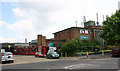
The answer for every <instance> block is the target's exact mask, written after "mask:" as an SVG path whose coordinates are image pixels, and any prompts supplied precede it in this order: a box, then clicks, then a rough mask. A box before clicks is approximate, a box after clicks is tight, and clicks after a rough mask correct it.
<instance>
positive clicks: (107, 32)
mask: <svg viewBox="0 0 120 71" xmlns="http://www.w3.org/2000/svg"><path fill="white" fill-rule="evenodd" d="M100 36H101V37H102V38H103V39H104V40H106V44H108V45H114V44H115V42H117V43H118V44H120V10H119V11H116V13H115V14H112V16H110V17H109V16H106V20H105V21H104V22H103V32H101V33H100Z"/></svg>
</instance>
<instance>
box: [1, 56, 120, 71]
mask: <svg viewBox="0 0 120 71" xmlns="http://www.w3.org/2000/svg"><path fill="white" fill-rule="evenodd" d="M14 59H15V63H7V64H2V70H3V71H8V70H9V69H10V71H16V69H17V70H18V69H23V70H24V71H26V69H27V71H30V70H31V71H34V70H33V69H38V70H35V71H42V70H41V69H43V71H46V69H47V71H50V70H51V69H55V70H52V71H56V69H57V70H59V69H65V71H66V70H74V69H75V70H76V69H78V71H79V70H81V69H83V70H82V71H84V69H92V70H91V71H96V70H93V69H112V70H108V71H116V70H117V69H118V68H119V67H118V66H119V65H120V58H119V57H111V54H105V55H101V54H99V55H90V56H89V57H86V56H82V57H67V58H60V59H46V58H35V57H34V56H24V55H15V56H14ZM11 69H12V70H11ZM44 69H45V70H44ZM113 69H114V70H113ZM19 71H21V70H19ZM100 71H101V70H100Z"/></svg>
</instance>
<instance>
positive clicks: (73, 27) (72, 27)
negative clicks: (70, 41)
mask: <svg viewBox="0 0 120 71" xmlns="http://www.w3.org/2000/svg"><path fill="white" fill-rule="evenodd" d="M69 29H88V28H83V27H70V28H67V29H64V30H61V31H58V32H55V33H53V34H56V33H59V32H63V31H66V30H69Z"/></svg>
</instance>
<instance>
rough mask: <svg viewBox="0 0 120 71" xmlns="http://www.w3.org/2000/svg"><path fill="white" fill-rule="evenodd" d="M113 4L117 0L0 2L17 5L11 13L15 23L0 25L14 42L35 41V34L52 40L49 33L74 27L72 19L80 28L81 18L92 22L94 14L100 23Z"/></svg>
mask: <svg viewBox="0 0 120 71" xmlns="http://www.w3.org/2000/svg"><path fill="white" fill-rule="evenodd" d="M117 1H119V0H116V1H114V0H16V1H14V0H2V2H11V4H12V5H14V6H17V8H13V9H12V12H13V13H14V16H15V17H16V18H17V19H18V20H17V21H16V22H14V23H13V24H9V22H7V23H5V22H3V23H0V26H3V25H4V26H5V27H6V28H7V29H8V30H11V31H14V32H16V33H14V34H17V36H16V37H15V38H14V39H16V40H15V41H22V42H24V39H25V38H28V41H30V40H33V39H36V38H37V34H43V35H44V36H46V37H47V38H53V34H52V33H54V32H57V31H60V30H63V29H65V28H69V27H73V26H75V21H76V20H77V21H78V27H80V26H81V22H83V16H86V19H87V21H88V20H95V21H96V13H98V14H99V21H100V22H102V21H103V19H102V15H107V14H108V15H111V13H114V12H115V10H116V9H118V8H117V7H118V6H117V3H118V2H117ZM13 2H14V3H13ZM2 31H3V30H2ZM2 38H5V37H3V36H2V37H1V39H2ZM8 39H9V38H8ZM11 40H13V39H11Z"/></svg>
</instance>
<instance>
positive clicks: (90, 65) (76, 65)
mask: <svg viewBox="0 0 120 71" xmlns="http://www.w3.org/2000/svg"><path fill="white" fill-rule="evenodd" d="M87 67H88V68H96V67H99V65H95V64H83V63H81V64H75V65H69V66H65V67H64V68H65V69H83V68H87Z"/></svg>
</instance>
